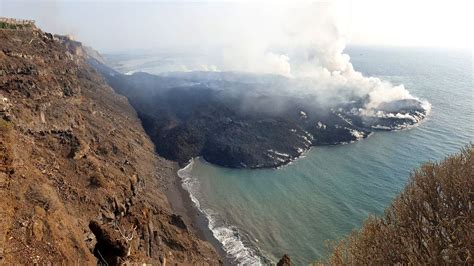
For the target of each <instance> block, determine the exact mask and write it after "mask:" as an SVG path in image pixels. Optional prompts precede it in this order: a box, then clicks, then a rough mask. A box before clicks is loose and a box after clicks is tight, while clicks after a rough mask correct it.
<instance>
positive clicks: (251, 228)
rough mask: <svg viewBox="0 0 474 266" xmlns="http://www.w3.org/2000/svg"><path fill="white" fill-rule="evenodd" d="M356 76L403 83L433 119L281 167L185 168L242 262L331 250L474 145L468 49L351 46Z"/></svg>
mask: <svg viewBox="0 0 474 266" xmlns="http://www.w3.org/2000/svg"><path fill="white" fill-rule="evenodd" d="M346 52H347V53H349V54H350V55H351V58H352V59H351V61H352V63H353V64H354V67H355V69H356V70H359V71H361V72H362V73H364V74H365V75H367V76H377V77H381V78H383V79H386V80H390V81H392V82H393V83H394V84H400V83H403V84H405V86H406V87H407V89H408V90H409V91H410V92H411V93H412V94H413V95H415V96H417V97H419V98H421V99H426V100H428V101H429V102H430V103H431V104H432V111H431V114H430V116H429V118H428V119H427V120H425V121H424V122H423V123H422V124H420V125H419V126H417V127H415V128H412V129H409V130H404V131H398V132H377V133H375V134H373V135H371V136H370V137H369V138H368V139H365V140H362V141H359V142H356V143H352V144H347V145H340V146H327V147H315V148H313V149H311V150H310V151H309V152H308V153H307V154H305V156H304V158H300V159H298V160H297V161H295V162H294V163H292V164H290V165H288V166H285V167H282V168H280V169H264V170H235V169H234V170H233V169H225V168H220V167H216V166H213V165H210V164H208V163H206V162H204V161H203V160H195V161H194V163H193V164H192V165H190V166H189V167H188V168H186V169H184V170H183V171H181V172H180V175H181V176H182V177H183V181H184V184H183V186H184V187H185V188H186V189H188V190H189V191H190V192H191V194H192V197H193V199H194V200H195V201H196V203H198V205H199V208H200V209H201V210H202V211H204V212H205V213H206V215H207V216H208V217H210V220H211V224H210V227H211V229H212V230H213V231H214V233H215V235H216V236H217V238H218V239H220V240H221V242H223V244H224V247H225V248H226V249H227V250H228V252H229V253H230V254H231V255H230V257H231V259H236V263H237V262H238V263H242V264H255V263H259V262H261V263H268V262H269V261H272V262H276V261H278V259H279V258H280V257H281V256H282V255H283V254H285V253H286V254H289V255H290V256H291V258H292V261H293V262H295V264H296V265H302V264H307V263H310V262H314V261H316V260H318V259H321V258H323V257H324V256H325V255H326V254H327V250H326V248H325V244H324V243H325V240H334V239H338V238H341V237H343V236H344V235H346V234H347V233H349V232H350V231H351V230H353V229H356V228H359V227H360V226H361V223H362V221H363V220H364V219H365V218H367V216H368V215H369V214H382V213H383V210H384V208H385V207H387V206H388V204H389V203H390V202H391V200H392V199H393V198H394V197H395V196H396V194H397V193H398V192H400V191H401V190H402V189H403V187H404V185H405V184H406V182H407V179H408V176H409V174H410V171H411V170H412V169H413V168H415V167H417V166H419V165H420V164H421V163H422V162H425V161H427V160H439V159H442V158H443V157H445V156H446V155H448V154H451V153H454V152H457V151H458V150H459V149H460V148H461V147H463V146H465V145H466V144H468V143H469V142H471V141H474V86H473V61H472V51H457V50H434V49H408V48H406V49H394V48H363V47H352V48H350V49H348V50H346Z"/></svg>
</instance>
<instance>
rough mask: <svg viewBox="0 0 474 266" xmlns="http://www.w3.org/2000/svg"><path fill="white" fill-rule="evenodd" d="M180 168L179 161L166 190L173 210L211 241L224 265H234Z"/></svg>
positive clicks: (195, 230) (193, 229)
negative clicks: (192, 197)
mask: <svg viewBox="0 0 474 266" xmlns="http://www.w3.org/2000/svg"><path fill="white" fill-rule="evenodd" d="M180 169H181V168H180V167H179V165H178V164H177V163H173V176H172V180H170V182H169V186H168V188H167V189H166V191H165V195H166V197H167V199H168V202H169V204H170V207H171V210H172V211H173V212H175V213H176V214H178V215H180V216H181V217H182V218H183V220H184V222H185V223H186V225H187V226H188V228H189V229H190V230H192V231H193V232H194V233H196V235H197V236H198V237H199V238H200V239H201V240H203V241H206V242H208V243H210V244H211V245H212V246H213V247H214V249H215V250H216V252H217V254H218V255H219V259H220V260H221V261H222V263H223V265H232V262H231V260H230V259H229V258H228V257H227V253H226V252H225V250H224V248H223V246H222V244H221V243H220V242H219V241H218V240H217V239H216V238H215V237H214V235H213V233H212V231H211V229H209V226H208V224H209V221H208V219H207V217H206V216H205V215H204V214H203V213H201V211H199V209H198V208H197V207H196V206H195V204H194V202H193V201H192V200H191V198H190V195H189V192H188V191H186V190H185V189H184V188H183V187H182V181H181V177H179V176H178V170H180Z"/></svg>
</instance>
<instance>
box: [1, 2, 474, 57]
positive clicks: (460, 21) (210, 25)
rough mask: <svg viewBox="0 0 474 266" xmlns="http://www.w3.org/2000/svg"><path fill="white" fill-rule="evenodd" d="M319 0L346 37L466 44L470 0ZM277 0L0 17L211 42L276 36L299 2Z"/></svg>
mask: <svg viewBox="0 0 474 266" xmlns="http://www.w3.org/2000/svg"><path fill="white" fill-rule="evenodd" d="M313 2H314V1H313ZM327 2H331V3H333V2H335V4H334V6H335V9H336V11H337V12H335V13H337V15H336V17H337V29H338V33H339V34H341V35H342V36H343V38H344V39H345V41H346V42H347V43H348V44H371V45H397V46H398V45H402V46H442V47H467V48H471V47H473V43H474V42H473V35H474V34H473V33H472V31H473V25H474V21H473V19H472V17H473V7H474V4H473V3H474V1H473V0H449V1H444V0H441V1H437V0H357V1H356V0H354V1H350V0H345V1H324V2H323V1H319V2H318V3H323V4H322V5H325V4H324V3H327ZM277 3H278V4H275V1H259V2H258V3H255V2H254V1H240V2H239V1H232V2H230V1H208V2H195V1H193V2H190V1H78V0H76V1H68V0H57V1H42V0H34V1H32V0H30V1H23V0H0V16H6V17H18V18H30V19H34V20H36V21H37V24H38V25H39V26H40V27H41V28H43V29H44V30H45V31H49V32H53V33H61V34H72V35H74V36H75V37H76V38H77V39H78V40H80V41H82V42H84V43H86V44H89V45H91V46H93V47H95V48H96V49H98V50H100V51H105V52H110V51H120V50H132V49H164V48H166V47H168V48H169V47H178V46H179V47H198V46H199V47H207V49H212V47H213V46H218V45H221V44H225V43H230V42H232V43H234V44H235V43H236V42H250V41H252V39H254V38H269V39H271V38H276V36H277V35H278V34H276V28H281V27H287V24H285V23H286V22H285V21H284V20H285V18H286V17H287V16H288V14H290V15H291V16H295V17H298V14H295V12H301V10H302V9H295V10H296V11H294V12H293V9H291V8H289V6H293V5H296V6H298V5H305V4H306V3H307V1H300V2H297V4H292V5H288V4H285V3H282V2H278V1H277ZM293 3H295V1H293ZM275 6H276V7H275ZM303 10H305V9H304V8H303ZM306 13H308V12H306ZM315 14H316V13H315ZM305 15H306V16H308V14H305ZM317 15H318V16H319V15H320V14H317ZM309 16H311V14H309ZM304 27H311V25H304ZM297 30H298V29H295V28H292V29H291V30H290V31H297ZM274 33H275V34H274ZM314 34H317V31H315V33H314ZM262 35H263V36H262Z"/></svg>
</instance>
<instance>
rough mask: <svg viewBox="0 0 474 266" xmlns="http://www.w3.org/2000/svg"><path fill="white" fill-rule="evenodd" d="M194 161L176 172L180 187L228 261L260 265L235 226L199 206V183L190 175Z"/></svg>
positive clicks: (260, 259)
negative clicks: (186, 193)
mask: <svg viewBox="0 0 474 266" xmlns="http://www.w3.org/2000/svg"><path fill="white" fill-rule="evenodd" d="M194 160H195V159H191V161H190V163H189V164H188V165H186V166H185V167H184V168H182V169H180V170H178V176H179V177H180V178H181V182H182V187H183V188H184V189H185V190H186V191H188V193H189V196H190V198H191V200H192V201H193V202H194V204H195V206H196V208H198V210H199V211H200V212H201V213H203V214H204V215H205V216H206V218H207V220H208V227H209V229H210V230H211V232H212V234H213V235H214V237H215V238H216V239H217V240H218V241H219V242H220V243H221V244H222V247H223V249H224V251H225V252H226V253H227V255H228V256H229V259H231V260H232V261H233V262H234V263H236V264H238V265H261V264H262V259H263V258H262V257H261V256H259V255H258V252H257V251H256V250H255V249H253V248H251V247H248V246H247V245H245V244H244V241H243V240H242V237H241V234H240V233H239V230H238V229H237V228H236V227H235V226H233V225H229V224H227V223H226V222H225V221H224V220H223V219H222V218H221V217H220V216H219V214H218V213H217V212H215V211H213V210H211V209H209V208H205V207H203V206H201V203H200V202H199V200H198V199H197V195H198V193H199V186H200V182H199V180H198V179H197V178H196V177H194V176H193V175H192V174H191V172H192V169H193V166H194Z"/></svg>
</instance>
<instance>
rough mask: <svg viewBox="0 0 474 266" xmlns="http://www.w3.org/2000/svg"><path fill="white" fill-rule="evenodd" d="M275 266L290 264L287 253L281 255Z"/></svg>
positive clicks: (288, 265) (289, 265) (287, 265)
mask: <svg viewBox="0 0 474 266" xmlns="http://www.w3.org/2000/svg"><path fill="white" fill-rule="evenodd" d="M277 266H291V259H290V257H289V256H288V255H286V254H285V255H283V257H282V258H281V259H280V260H279V261H278V263H277Z"/></svg>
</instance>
